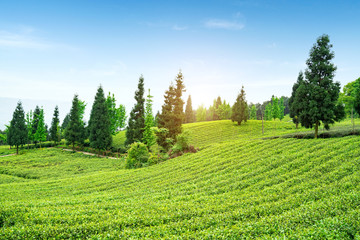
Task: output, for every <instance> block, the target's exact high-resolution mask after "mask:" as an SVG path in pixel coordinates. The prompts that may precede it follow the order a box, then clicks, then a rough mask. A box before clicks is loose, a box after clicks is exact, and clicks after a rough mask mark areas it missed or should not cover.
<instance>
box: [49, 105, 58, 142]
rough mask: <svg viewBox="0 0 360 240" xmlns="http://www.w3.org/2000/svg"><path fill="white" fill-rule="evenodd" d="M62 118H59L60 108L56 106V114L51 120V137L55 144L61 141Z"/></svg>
mask: <svg viewBox="0 0 360 240" xmlns="http://www.w3.org/2000/svg"><path fill="white" fill-rule="evenodd" d="M59 126H60V120H59V108H58V106H56V107H55V110H54V116H53V119H52V121H51V127H50V139H51V140H52V141H54V143H55V145H56V143H57V142H59V141H60V131H59V130H60V128H59Z"/></svg>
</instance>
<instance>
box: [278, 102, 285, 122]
mask: <svg viewBox="0 0 360 240" xmlns="http://www.w3.org/2000/svg"><path fill="white" fill-rule="evenodd" d="M284 111H285V105H284V98H283V97H281V98H280V100H279V119H280V121H281V120H283V119H284Z"/></svg>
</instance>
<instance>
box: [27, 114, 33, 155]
mask: <svg viewBox="0 0 360 240" xmlns="http://www.w3.org/2000/svg"><path fill="white" fill-rule="evenodd" d="M26 128H27V131H28V148H29V144H30V143H31V141H33V140H34V135H33V111H32V110H30V112H28V113H27V114H26Z"/></svg>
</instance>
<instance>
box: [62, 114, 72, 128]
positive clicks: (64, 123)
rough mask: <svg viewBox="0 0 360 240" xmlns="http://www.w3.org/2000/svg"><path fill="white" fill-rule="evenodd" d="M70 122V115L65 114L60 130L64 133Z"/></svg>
mask: <svg viewBox="0 0 360 240" xmlns="http://www.w3.org/2000/svg"><path fill="white" fill-rule="evenodd" d="M69 122H70V113H68V114H66V116H65V117H64V120H63V123H62V124H61V130H62V131H63V132H65V129H66V127H67V126H68V124H69Z"/></svg>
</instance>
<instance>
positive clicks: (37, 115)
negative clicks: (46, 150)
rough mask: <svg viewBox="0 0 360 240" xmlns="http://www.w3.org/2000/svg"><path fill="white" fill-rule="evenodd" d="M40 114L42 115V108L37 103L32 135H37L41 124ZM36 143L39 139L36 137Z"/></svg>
mask: <svg viewBox="0 0 360 240" xmlns="http://www.w3.org/2000/svg"><path fill="white" fill-rule="evenodd" d="M39 116H40V108H39V106H37V105H36V107H35V110H34V115H33V123H32V131H33V132H32V135H33V136H35V133H36V130H37V127H38V124H39ZM34 143H35V144H36V143H37V141H36V140H35V139H34Z"/></svg>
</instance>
